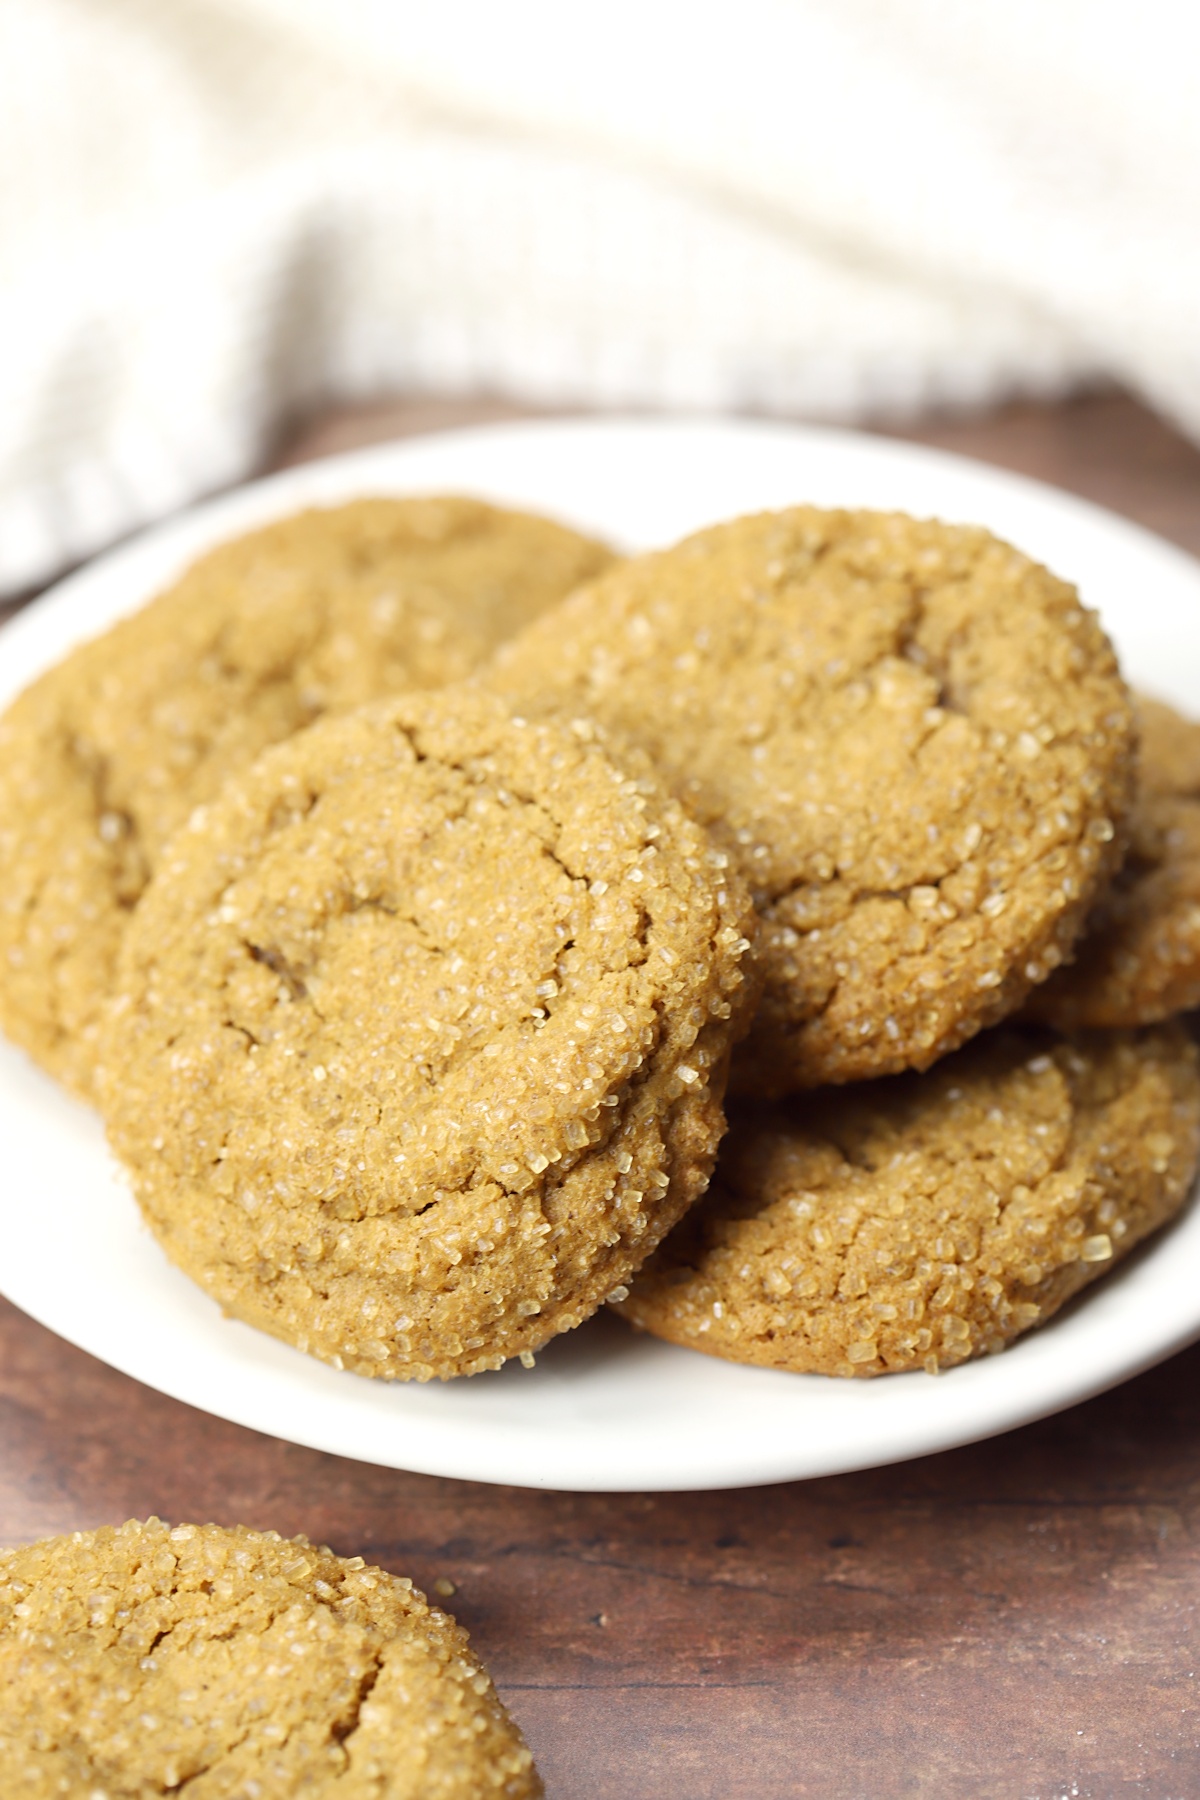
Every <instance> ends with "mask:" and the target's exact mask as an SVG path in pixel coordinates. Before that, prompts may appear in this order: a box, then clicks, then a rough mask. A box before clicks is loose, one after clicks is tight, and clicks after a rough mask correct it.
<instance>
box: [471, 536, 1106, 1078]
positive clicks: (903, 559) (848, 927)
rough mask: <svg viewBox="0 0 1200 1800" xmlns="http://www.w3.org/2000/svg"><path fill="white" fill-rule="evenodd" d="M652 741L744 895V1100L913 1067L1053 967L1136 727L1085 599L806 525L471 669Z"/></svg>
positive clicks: (607, 588) (716, 542)
mask: <svg viewBox="0 0 1200 1800" xmlns="http://www.w3.org/2000/svg"><path fill="white" fill-rule="evenodd" d="M480 679H482V680H484V681H486V682H487V683H488V685H489V686H491V687H492V688H493V689H494V690H495V691H497V692H499V693H501V694H503V695H504V696H505V697H506V698H508V699H509V700H510V701H511V702H512V703H514V704H517V705H519V706H520V707H522V708H523V709H526V710H534V709H536V710H539V711H544V710H555V709H566V710H568V711H569V712H571V713H572V714H573V713H576V712H586V713H590V714H591V715H593V716H594V717H596V718H597V719H599V720H600V721H601V722H602V723H603V724H605V725H606V726H608V727H610V728H611V729H613V730H615V731H617V732H619V733H622V734H624V735H625V736H627V737H628V738H630V739H631V740H632V741H633V742H635V743H636V744H638V745H640V746H641V747H642V748H643V749H644V750H645V751H646V752H647V753H648V754H649V756H650V757H651V759H652V760H653V762H654V763H655V765H656V766H657V767H658V769H659V771H660V773H661V774H662V775H663V777H664V779H665V780H666V782H667V784H668V786H670V787H671V788H672V789H673V790H674V791H675V792H676V793H677V794H678V795H679V797H680V798H681V799H682V800H683V801H684V802H685V804H686V805H687V806H688V808H689V809H690V810H691V811H692V813H693V814H694V815H695V816H696V817H697V818H698V819H700V820H701V822H702V823H703V824H705V825H707V826H708V827H709V828H710V829H711V831H712V832H713V833H714V835H715V836H716V838H717V839H718V841H719V842H720V843H721V844H722V845H723V847H724V848H725V849H727V850H728V851H729V853H730V855H731V856H732V857H733V858H734V859H735V860H736V863H737V865H738V866H739V867H740V868H741V869H742V871H743V872H744V874H745V875H746V877H747V879H748V881H749V883H750V886H751V889H752V891H753V893H754V896H755V901H756V904H757V906H758V909H759V912H760V915H761V917H762V920H763V924H764V932H763V950H762V954H763V961H764V965H765V969H766V983H767V985H766V994H765V998H764V1001H763V1005H762V1007H761V1009H760V1012H759V1014H758V1017H757V1019H756V1020H755V1024H754V1029H753V1031H752V1032H751V1035H750V1037H749V1039H748V1040H747V1042H746V1044H745V1045H744V1046H743V1047H742V1049H741V1050H739V1052H738V1055H737V1057H736V1058H735V1062H734V1083H735V1086H737V1087H739V1088H740V1089H741V1090H744V1091H748V1092H752V1093H758V1094H767V1093H779V1092H782V1091H786V1090H787V1089H789V1088H792V1087H797V1086H799V1087H804V1086H814V1085H817V1084H819V1083H822V1082H830V1081H836V1082H841V1081H850V1080H854V1079H858V1078H860V1077H863V1076H869V1075H881V1074H885V1073H889V1072H891V1071H895V1070H898V1069H902V1068H905V1067H908V1066H915V1067H918V1068H923V1067H926V1066H927V1065H928V1064H930V1063H932V1062H933V1061H935V1060H936V1058H937V1057H939V1056H942V1055H944V1054H945V1053H946V1052H947V1051H948V1050H951V1049H953V1048H954V1047H955V1046H956V1045H957V1044H960V1043H962V1042H963V1041H964V1040H965V1039H966V1038H968V1037H970V1036H971V1035H972V1034H973V1033H974V1032H976V1031H978V1030H979V1029H980V1027H981V1026H984V1025H987V1024H990V1023H992V1022H993V1021H995V1020H997V1019H999V1018H1001V1017H1003V1016H1004V1015H1005V1014H1006V1013H1008V1012H1010V1011H1011V1010H1012V1009H1013V1008H1014V1007H1015V1006H1016V1005H1017V1004H1018V1003H1019V1002H1020V1001H1021V1000H1022V999H1023V998H1024V996H1025V994H1026V993H1027V992H1028V990H1029V988H1030V987H1031V986H1032V984H1033V983H1034V982H1035V981H1038V980H1040V979H1042V977H1043V976H1044V975H1045V974H1046V973H1047V971H1048V970H1049V969H1051V968H1053V967H1054V966H1056V964H1057V963H1059V962H1061V961H1062V959H1063V957H1064V956H1065V954H1066V953H1067V951H1068V950H1069V948H1070V945H1071V943H1072V942H1073V941H1074V938H1075V936H1076V933H1077V932H1078V931H1079V929H1080V927H1081V925H1082V923H1083V919H1084V916H1085V914H1086V911H1087V908H1088V906H1089V904H1090V903H1091V900H1092V899H1093V897H1094V895H1095V894H1096V892H1097V890H1098V887H1099V885H1100V883H1101V882H1102V881H1103V880H1105V879H1106V878H1107V876H1108V874H1109V873H1110V872H1111V870H1112V868H1113V867H1114V866H1115V862H1116V858H1117V856H1118V854H1119V850H1120V843H1119V837H1120V832H1121V827H1122V823H1123V820H1124V817H1125V814H1126V812H1127V810H1128V806H1129V799H1130V789H1131V782H1132V759H1133V722H1132V716H1131V711H1130V705H1129V700H1128V696H1127V693H1126V690H1125V687H1124V684H1123V683H1122V681H1121V678H1120V675H1119V673H1118V670H1117V665H1116V662H1115V659H1114V657H1113V653H1112V649H1111V647H1110V645H1109V643H1108V640H1107V638H1106V637H1105V636H1104V633H1103V632H1102V631H1101V630H1100V627H1099V625H1098V624H1097V622H1096V620H1095V618H1094V616H1093V615H1092V614H1091V613H1089V612H1087V611H1085V610H1084V608H1083V607H1081V606H1080V604H1079V601H1078V598H1077V597H1076V594H1075V592H1074V590H1073V589H1072V588H1070V587H1068V586H1067V585H1066V584H1065V583H1064V582H1062V581H1059V580H1057V579H1056V578H1055V577H1054V576H1053V575H1051V574H1049V573H1048V572H1047V571H1046V570H1045V569H1043V568H1041V567H1039V566H1038V564H1036V563H1033V562H1030V561H1029V559H1028V558H1027V557H1025V556H1022V555H1021V554H1020V553H1019V552H1018V551H1016V550H1013V549H1011V548H1010V547H1009V546H1008V545H1007V544H1003V543H1000V542H999V541H998V540H997V539H995V538H993V537H991V536H989V534H988V533H987V532H985V531H981V530H977V529H974V528H971V527H966V526H949V525H942V524H938V523H936V522H922V521H917V520H913V519H909V518H905V517H902V516H900V515H895V514H883V513H866V512H819V511H817V510H815V509H814V508H811V507H796V508H794V509H792V510H791V511H788V512H782V513H764V514H760V515H758V516H756V517H752V518H745V519H736V520H734V521H733V522H732V523H730V524H727V525H720V526H716V527H714V528H713V529H712V530H709V531H703V532H701V533H700V534H699V535H698V536H696V537H693V538H689V539H687V540H685V542H683V543H682V544H679V545H677V546H676V547H675V548H674V549H672V550H668V551H665V552H662V553H660V554H657V555H653V556H643V557H638V558H636V559H635V560H633V561H631V562H628V563H626V564H624V565H622V566H620V567H618V568H616V569H614V570H612V571H610V572H609V573H608V574H606V575H604V576H601V577H600V579H599V580H597V581H596V582H594V583H593V584H592V585H591V586H589V587H587V588H585V589H583V590H581V591H580V592H579V593H578V594H576V595H575V596H574V598H572V599H569V600H567V601H566V602H565V603H564V604H563V605H562V606H561V607H557V608H555V609H554V610H553V611H552V612H550V613H547V614H546V615H545V616H544V617H543V618H542V619H540V620H537V621H535V622H534V624H532V625H531V626H529V627H528V628H527V629H526V630H525V631H523V632H522V633H521V634H520V635H519V636H518V637H517V638H515V639H513V640H512V641H511V642H510V643H509V644H507V645H506V646H504V647H503V648H502V649H501V650H500V651H499V653H498V654H497V656H496V657H495V659H494V660H493V662H492V664H491V665H489V666H488V668H487V669H486V670H485V671H484V672H483V673H482V675H481V677H480Z"/></svg>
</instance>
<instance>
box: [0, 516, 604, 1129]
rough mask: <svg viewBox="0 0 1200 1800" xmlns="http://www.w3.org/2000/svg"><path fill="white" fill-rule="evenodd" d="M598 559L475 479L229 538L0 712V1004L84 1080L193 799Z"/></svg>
mask: <svg viewBox="0 0 1200 1800" xmlns="http://www.w3.org/2000/svg"><path fill="white" fill-rule="evenodd" d="M610 560H611V557H610V554H609V552H608V551H607V550H605V549H603V548H602V547H601V546H600V545H599V544H595V543H592V542H590V541H589V540H588V539H586V538H582V537H580V536H578V535H577V534H576V533H575V532H573V531H568V530H566V529H565V528H564V527H563V526H560V525H555V524H552V523H551V522H550V521H549V520H546V519H539V518H533V517H530V516H528V515H526V514H523V513H514V512H506V511H502V510H500V509H498V508H495V507H491V506H485V505H483V504H482V503H481V502H479V501H476V500H465V499H453V498H450V499H409V500H386V499H378V500H363V501H358V502H356V503H354V504H353V505H349V506H342V507H338V508H335V509H332V510H327V511H312V512H305V513H300V514H298V515H297V516H295V517H292V518H289V519H284V520H281V521H280V522H278V523H276V524H274V525H268V526H266V527H264V528H263V529H262V530H259V531H255V532H252V533H251V534H250V535H249V536H247V537H243V538H239V539H237V540H236V541H234V542H232V543H229V544H224V545H222V546H221V547H220V548H219V549H216V550H214V551H212V552H211V553H210V554H209V555H207V556H205V557H204V558H202V560H201V561H200V562H198V563H197V564H196V565H195V566H194V567H193V568H191V569H190V570H188V572H187V573H186V574H185V575H184V576H183V577H182V579H181V580H180V581H178V582H177V583H176V584H175V585H174V586H173V587H172V588H171V589H169V590H168V591H167V592H166V593H164V594H162V595H161V596H160V597H159V598H158V599H157V600H155V601H153V602H152V603H151V604H150V605H149V606H147V607H145V608H144V609H143V610H142V611H140V612H138V613H135V614H134V615H133V616H132V617H130V618H128V619H124V620H122V621H121V622H120V623H119V624H117V625H115V626H113V627H112V629H111V630H109V631H107V632H105V633H104V634H103V636H101V637H99V638H96V639H94V640H93V641H92V642H91V643H88V644H84V645H83V646H82V647H81V648H79V649H77V650H75V651H74V652H73V653H72V654H71V655H69V656H68V657H67V658H66V659H65V661H64V662H62V663H60V664H59V665H58V666H57V667H56V668H54V669H52V670H50V671H49V672H48V673H47V674H46V675H44V676H42V677H41V679H40V680H38V681H36V682H35V683H34V684H33V685H32V687H30V688H29V689H28V690H27V691H26V692H25V693H24V694H22V695H21V696H20V698H19V699H18V700H17V701H16V702H15V704H14V705H13V706H12V707H11V708H10V709H9V711H8V712H7V714H6V715H5V716H4V717H3V718H2V719H0V867H3V869H4V876H5V879H4V892H3V896H2V897H0V1025H2V1026H3V1029H4V1030H5V1032H6V1033H7V1034H8V1035H9V1036H10V1037H11V1038H13V1039H14V1040H15V1041H16V1042H17V1043H19V1044H20V1045H22V1046H23V1048H24V1049H26V1050H27V1051H28V1052H29V1053H30V1054H31V1055H32V1056H33V1057H35V1058H36V1059H37V1061H38V1062H40V1063H41V1064H42V1065H43V1066H44V1067H45V1068H47V1069H48V1070H49V1071H50V1072H51V1074H53V1075H56V1076H57V1077H58V1078H59V1079H60V1080H62V1081H64V1082H65V1083H66V1084H67V1086H68V1087H70V1088H72V1089H73V1090H74V1091H75V1092H76V1093H77V1094H80V1095H81V1096H83V1097H84V1098H88V1097H90V1094H91V1085H92V1070H93V1063H94V1061H95V1054H96V1047H95V1038H96V1031H97V1027H98V1018H99V1011H100V1009H101V1006H102V1004H103V1001H104V999H105V997H106V996H107V994H108V992H109V989H110V986H111V981H112V973H113V965H114V960H115V957H116V952H117V946H118V944H119V942H120V937H121V933H122V931H123V929H124V926H125V921H126V919H127V918H128V915H129V911H130V909H131V907H132V906H133V905H134V904H135V902H136V900H137V898H138V896H139V894H140V893H141V891H142V889H143V887H144V886H145V884H146V881H147V879H148V878H149V875H150V873H151V872H152V870H153V869H154V867H155V865H156V863H157V861H158V858H159V855H160V854H161V851H162V847H163V845H164V843H165V842H166V840H167V839H168V838H169V837H170V835H171V834H172V833H173V832H174V831H175V830H176V829H177V828H178V827H179V825H181V824H182V823H183V821H184V820H185V819H186V818H187V816H188V814H189V813H190V811H191V810H192V807H193V806H195V805H197V804H199V803H200V802H202V801H205V800H208V799H209V798H211V796H212V795H213V794H215V793H216V792H217V791H218V789H219V788H220V786H221V784H222V782H224V781H225V779H226V778H227V777H228V776H229V775H230V774H231V773H232V772H233V771H234V770H236V769H239V768H240V767H241V766H242V765H243V764H245V763H246V762H248V761H250V760H251V759H252V758H253V757H255V756H257V755H258V753H259V752H260V751H261V750H262V749H264V748H265V747H266V746H267V745H268V744H273V743H275V742H277V741H278V740H279V739H281V738H285V737H288V736H289V735H290V734H291V733H292V732H293V731H297V730H299V729H300V728H301V727H302V726H304V725H308V724H310V723H311V722H312V721H313V720H314V719H315V718H317V717H318V716H319V715H320V714H321V713H324V712H326V711H328V710H329V709H330V708H336V707H345V706H353V705H357V704H359V703H360V702H362V701H366V700H370V699H374V698H376V697H379V696H382V695H385V694H389V693H396V692H399V691H401V690H402V689H407V688H413V687H435V686H440V685H441V684H442V683H443V682H448V681H454V680H457V679H458V678H459V677H461V676H463V675H465V674H467V673H468V672H469V671H470V670H471V669H473V668H474V667H475V665H476V664H477V663H478V662H479V661H480V660H481V659H482V658H483V657H484V656H486V655H488V654H489V653H490V652H491V651H492V650H493V649H494V648H495V647H496V645H497V644H498V643H499V642H500V641H501V639H502V638H504V637H506V636H507V635H508V634H509V633H510V632H512V631H515V630H516V629H517V628H518V627H519V626H521V625H524V624H526V623H527V622H528V621H529V620H530V619H532V618H533V617H534V615H535V614H536V613H538V612H540V611H541V610H542V609H543V608H545V607H546V606H548V605H549V604H550V603H551V602H552V601H555V600H558V599H560V598H561V597H562V595H563V594H565V593H566V592H567V591H568V589H570V588H571V587H573V586H575V584H576V583H577V582H579V581H582V580H583V579H585V578H586V577H587V576H590V575H594V574H595V573H596V572H597V571H598V570H600V569H602V568H603V567H605V565H606V564H607V563H608V562H609V561H610Z"/></svg>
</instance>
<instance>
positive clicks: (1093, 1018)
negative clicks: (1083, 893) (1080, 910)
mask: <svg viewBox="0 0 1200 1800" xmlns="http://www.w3.org/2000/svg"><path fill="white" fill-rule="evenodd" d="M1136 707H1137V716H1138V723H1139V725H1140V727H1141V736H1142V751H1141V762H1140V768H1139V780H1138V792H1137V798H1136V800H1135V802H1134V807H1133V816H1132V820H1131V825H1130V834H1129V837H1130V842H1129V850H1128V853H1127V855H1126V858H1125V861H1124V863H1123V864H1122V866H1121V868H1120V869H1119V870H1118V871H1117V874H1116V877H1115V878H1114V880H1113V883H1112V885H1111V887H1109V888H1108V889H1107V890H1106V892H1105V893H1104V894H1102V895H1101V897H1100V899H1099V901H1098V902H1097V903H1096V905H1095V907H1094V908H1093V910H1092V912H1091V915H1090V917H1089V918H1088V922H1087V928H1086V930H1085V932H1084V936H1083V938H1082V940H1081V942H1080V944H1079V947H1078V950H1077V952H1076V955H1075V957H1074V960H1073V961H1072V962H1070V963H1069V964H1068V965H1067V966H1066V967H1065V968H1063V969H1059V970H1057V971H1056V972H1055V974H1054V975H1053V976H1051V978H1050V980H1049V981H1047V982H1046V983H1045V985H1044V986H1042V987H1040V988H1035V990H1034V992H1033V993H1032V994H1031V995H1030V997H1029V1002H1028V1006H1027V1011H1028V1013H1029V1015H1030V1017H1032V1018H1036V1019H1042V1020H1044V1021H1045V1022H1046V1023H1047V1024H1048V1025H1057V1026H1058V1027H1060V1029H1062V1030H1073V1029H1075V1028H1076V1027H1078V1026H1088V1025H1108V1026H1112V1025H1148V1024H1152V1023H1154V1021H1155V1020H1158V1019H1166V1018H1169V1017H1170V1016H1171V1014H1172V1013H1177V1012H1186V1011H1188V1010H1189V1009H1190V1008H1191V1007H1194V1006H1198V1005H1200V724H1197V723H1196V722H1195V721H1194V720H1192V719H1185V718H1183V717H1182V716H1181V715H1180V714H1179V713H1177V712H1175V710H1174V709H1173V708H1172V707H1170V706H1165V705H1164V704H1163V703H1162V701H1161V700H1150V699H1147V698H1145V697H1142V696H1139V697H1138V698H1137V701H1136Z"/></svg>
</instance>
